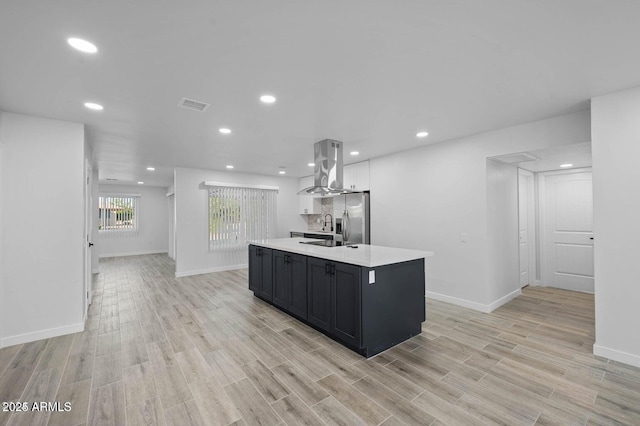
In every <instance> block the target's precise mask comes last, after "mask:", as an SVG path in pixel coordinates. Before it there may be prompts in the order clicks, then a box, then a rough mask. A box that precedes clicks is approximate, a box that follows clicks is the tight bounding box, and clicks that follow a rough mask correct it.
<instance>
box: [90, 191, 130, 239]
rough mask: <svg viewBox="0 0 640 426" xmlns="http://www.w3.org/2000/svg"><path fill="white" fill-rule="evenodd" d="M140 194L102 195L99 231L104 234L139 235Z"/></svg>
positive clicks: (99, 211)
mask: <svg viewBox="0 0 640 426" xmlns="http://www.w3.org/2000/svg"><path fill="white" fill-rule="evenodd" d="M139 201H140V196H139V195H100V197H99V198H98V231H99V232H100V233H101V234H102V235H103V236H107V235H113V236H136V235H138V216H139V211H138V210H139V204H140V203H139Z"/></svg>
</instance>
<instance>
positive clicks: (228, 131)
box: [218, 127, 231, 135]
mask: <svg viewBox="0 0 640 426" xmlns="http://www.w3.org/2000/svg"><path fill="white" fill-rule="evenodd" d="M218 131H219V132H220V133H223V134H225V135H228V134H229V133H231V129H227V128H226V127H221V128H219V129H218Z"/></svg>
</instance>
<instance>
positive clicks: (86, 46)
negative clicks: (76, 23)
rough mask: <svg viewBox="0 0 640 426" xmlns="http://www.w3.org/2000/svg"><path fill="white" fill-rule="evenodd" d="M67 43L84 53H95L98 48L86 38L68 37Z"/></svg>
mask: <svg viewBox="0 0 640 426" xmlns="http://www.w3.org/2000/svg"><path fill="white" fill-rule="evenodd" d="M67 43H69V45H70V46H71V47H73V48H74V49H76V50H79V51H81V52H84V53H96V52H97V51H98V48H97V47H96V45H95V44H93V43H90V42H88V41H87V40H83V39H81V38H75V37H71V38H68V39H67Z"/></svg>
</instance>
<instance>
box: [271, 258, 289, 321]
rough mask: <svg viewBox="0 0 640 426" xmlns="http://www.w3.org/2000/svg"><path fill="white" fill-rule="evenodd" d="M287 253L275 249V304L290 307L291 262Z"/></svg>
mask: <svg viewBox="0 0 640 426" xmlns="http://www.w3.org/2000/svg"><path fill="white" fill-rule="evenodd" d="M287 256H289V255H288V254H287V253H285V252H282V251H279V250H274V251H273V304H274V305H277V306H280V307H281V308H283V309H289V293H290V290H289V286H290V279H289V275H290V274H289V264H288V263H287V259H288V258H287Z"/></svg>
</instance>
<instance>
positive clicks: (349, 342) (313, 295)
mask: <svg viewBox="0 0 640 426" xmlns="http://www.w3.org/2000/svg"><path fill="white" fill-rule="evenodd" d="M424 283H425V269H424V259H417V260H411V261H406V262H400V263H394V264H388V265H381V266H377V267H372V268H369V267H364V266H357V265H351V264H346V263H341V262H335V261H331V260H326V259H321V258H317V257H311V256H305V255H300V254H295V253H290V252H286V251H281V250H276V249H269V248H264V247H259V246H255V245H250V246H249V289H250V290H252V291H253V292H254V294H255V295H256V296H258V297H260V298H261V299H263V300H266V301H267V302H269V303H272V304H273V305H276V306H278V307H279V308H280V309H282V310H283V311H284V312H287V313H290V314H292V315H295V316H296V317H297V318H299V319H300V320H302V321H304V322H305V323H307V324H309V325H311V326H313V327H314V328H316V329H318V330H320V331H322V332H323V333H324V334H326V335H327V336H329V337H331V338H332V339H334V340H336V341H339V342H341V343H342V344H344V345H346V346H348V347H349V348H351V349H353V350H355V351H357V352H358V353H360V354H362V355H365V356H367V357H370V356H373V355H375V354H377V353H380V352H382V351H384V350H385V349H388V348H390V347H392V346H394V345H396V344H398V343H400V342H403V341H405V340H407V339H409V338H411V337H412V336H415V335H416V334H420V332H421V324H422V322H423V321H424V320H425V299H424V288H425V287H424Z"/></svg>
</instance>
